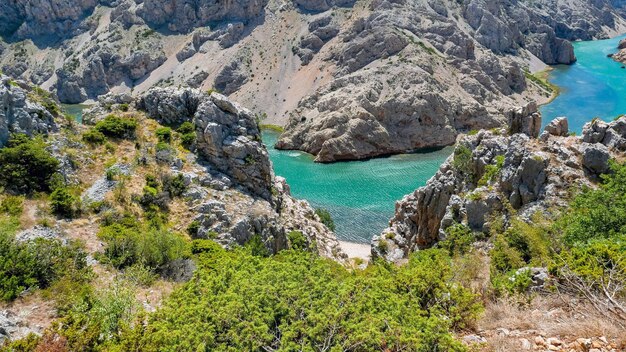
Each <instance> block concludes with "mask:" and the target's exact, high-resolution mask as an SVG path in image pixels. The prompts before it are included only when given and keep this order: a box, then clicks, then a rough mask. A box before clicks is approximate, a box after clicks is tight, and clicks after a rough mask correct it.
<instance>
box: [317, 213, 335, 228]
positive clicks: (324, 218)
mask: <svg viewBox="0 0 626 352" xmlns="http://www.w3.org/2000/svg"><path fill="white" fill-rule="evenodd" d="M315 214H317V216H319V218H320V221H321V222H322V224H324V225H326V227H328V229H329V230H331V231H335V222H334V221H333V218H332V216H331V215H330V212H329V211H328V210H326V209H323V208H317V209H315Z"/></svg>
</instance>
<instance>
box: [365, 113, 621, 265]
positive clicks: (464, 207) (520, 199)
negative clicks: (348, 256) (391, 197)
mask: <svg viewBox="0 0 626 352" xmlns="http://www.w3.org/2000/svg"><path fill="white" fill-rule="evenodd" d="M526 121H527V122H528V123H529V124H531V125H533V124H534V123H535V122H536V121H534V120H533V119H526ZM539 123H540V120H539ZM550 126H552V127H555V128H556V129H551V132H550V133H546V134H544V136H542V138H541V139H536V138H535V136H536V134H535V133H534V132H533V133H532V135H528V134H526V133H522V132H520V133H515V134H512V135H506V134H505V132H506V130H505V129H503V130H494V131H485V130H483V131H480V132H479V133H478V134H476V135H474V136H465V137H464V138H463V139H462V140H461V141H460V142H459V144H458V146H457V147H456V150H455V153H454V154H453V155H451V156H450V157H449V158H448V160H446V162H445V163H444V164H443V165H442V166H441V167H440V169H439V171H438V172H437V174H436V175H435V176H433V177H432V178H431V179H430V180H429V181H428V183H427V184H426V186H424V187H422V188H419V189H417V190H416V191H415V192H413V193H411V194H409V195H406V196H405V197H404V198H403V199H402V200H401V201H399V202H397V203H396V212H395V215H394V217H393V218H392V219H391V220H390V224H389V228H387V229H385V230H384V231H383V233H382V234H381V235H379V236H375V237H374V239H373V240H372V255H373V256H375V257H376V256H377V257H383V258H386V259H387V260H389V261H397V260H400V259H402V258H405V257H406V256H408V255H409V253H411V252H412V251H416V250H419V249H423V248H428V247H431V246H433V245H435V244H436V243H437V242H438V241H440V240H442V239H445V237H446V229H447V228H448V227H450V226H452V225H454V224H456V223H461V224H465V225H467V226H468V227H469V228H470V229H472V230H473V231H481V232H485V233H488V232H489V229H490V227H491V224H492V222H493V221H497V222H499V223H502V224H504V226H505V227H506V226H508V224H509V222H510V220H511V218H512V216H513V213H512V211H511V210H510V209H514V210H515V212H516V214H517V215H519V216H520V217H521V218H522V219H530V218H531V217H532V216H533V214H535V213H536V212H540V213H542V214H543V215H546V216H550V214H551V212H552V211H553V210H554V209H559V207H563V206H565V205H566V204H567V200H568V199H569V197H570V188H571V185H577V187H581V186H583V185H586V186H589V187H594V184H595V183H596V182H597V181H598V180H599V178H598V176H599V175H600V174H602V173H606V172H609V159H610V158H614V157H616V156H623V152H624V151H625V150H626V144H625V143H624V142H626V128H623V127H624V126H626V118H624V117H622V118H620V119H618V120H616V121H613V122H611V123H606V122H602V121H599V120H594V121H593V122H590V123H588V124H586V125H585V127H584V131H583V135H582V136H581V137H576V136H568V135H567V133H566V131H567V129H566V128H565V126H567V124H566V123H565V122H564V120H563V118H558V119H556V120H554V121H552V122H551V123H550ZM557 126H559V127H558V128H557ZM520 130H521V131H531V130H532V128H530V126H526V125H524V126H521V127H520ZM487 168H492V169H493V168H495V170H496V171H497V172H495V173H491V174H488V173H487ZM489 175H491V176H489ZM509 206H510V208H508V207H509ZM381 243H382V244H381Z"/></svg>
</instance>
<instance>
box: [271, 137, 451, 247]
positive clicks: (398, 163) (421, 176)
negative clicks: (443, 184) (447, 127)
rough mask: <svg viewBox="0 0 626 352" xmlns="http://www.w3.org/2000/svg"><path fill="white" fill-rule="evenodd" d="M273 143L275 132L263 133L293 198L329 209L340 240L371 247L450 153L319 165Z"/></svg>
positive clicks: (442, 150) (440, 152) (310, 157)
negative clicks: (402, 202) (400, 202)
mask: <svg viewBox="0 0 626 352" xmlns="http://www.w3.org/2000/svg"><path fill="white" fill-rule="evenodd" d="M277 138H278V134H277V133H276V132H272V131H264V132H263V141H264V142H265V144H266V145H267V146H268V150H269V153H270V158H271V160H272V163H273V164H274V171H275V172H276V175H279V176H283V177H285V178H286V179H287V183H289V185H290V186H291V193H292V194H293V195H294V196H295V197H296V198H301V199H306V200H308V201H309V202H310V203H311V204H312V205H313V206H315V207H322V208H326V209H328V211H330V213H331V215H332V217H333V219H334V221H335V225H336V226H337V229H336V233H337V236H338V237H339V238H340V239H342V240H347V241H353V242H362V243H369V241H370V240H371V238H372V236H373V235H376V234H379V233H380V232H381V231H382V230H383V229H384V228H385V227H387V224H388V222H389V219H390V218H391V216H393V213H394V208H395V202H396V201H397V200H399V199H401V198H402V197H403V196H404V195H405V194H407V193H410V192H412V191H414V190H415V189H416V188H419V187H421V186H423V185H424V184H426V181H428V179H429V178H431V177H432V176H433V175H434V174H435V173H436V172H437V170H438V169H439V166H440V165H441V164H442V163H443V162H444V160H445V159H446V158H447V157H448V155H450V153H452V148H451V147H448V148H444V149H441V150H438V151H431V152H428V153H415V154H403V155H394V156H391V157H387V158H379V159H370V160H367V161H350V162H341V163H333V164H319V163H314V162H313V157H312V156H311V155H309V154H307V153H304V152H300V151H280V150H276V149H274V148H273V147H272V146H273V145H274V143H275V142H276V139H277Z"/></svg>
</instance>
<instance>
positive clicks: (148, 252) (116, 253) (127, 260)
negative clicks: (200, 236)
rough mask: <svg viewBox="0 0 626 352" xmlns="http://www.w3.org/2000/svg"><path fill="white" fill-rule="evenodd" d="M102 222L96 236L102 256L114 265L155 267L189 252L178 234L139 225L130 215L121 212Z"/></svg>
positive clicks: (135, 218)
mask: <svg viewBox="0 0 626 352" xmlns="http://www.w3.org/2000/svg"><path fill="white" fill-rule="evenodd" d="M102 225H103V226H101V228H100V232H99V233H98V237H99V238H100V239H101V240H102V241H104V242H105V243H106V248H105V251H104V254H103V259H104V261H105V262H108V263H110V264H111V265H113V266H114V267H116V268H119V269H122V268H127V267H130V266H132V265H135V264H141V265H144V266H146V267H148V268H150V269H151V270H156V269H157V268H159V267H160V266H162V265H164V264H167V263H169V262H170V261H172V260H174V259H178V258H182V257H186V256H188V254H189V253H188V246H187V242H186V241H185V240H184V239H183V238H182V237H181V236H179V235H177V234H175V233H173V232H171V231H168V230H164V229H157V228H154V227H151V226H148V225H146V224H143V223H141V222H140V221H139V220H137V217H136V216H135V215H133V214H130V213H125V214H122V215H121V216H119V217H118V218H117V219H115V220H114V221H105V222H104V223H103V224H102Z"/></svg>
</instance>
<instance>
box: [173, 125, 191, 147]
mask: <svg viewBox="0 0 626 352" xmlns="http://www.w3.org/2000/svg"><path fill="white" fill-rule="evenodd" d="M176 132H178V133H180V142H181V144H182V145H183V147H185V148H187V149H189V148H191V147H192V146H193V144H194V143H195V142H196V126H194V124H193V123H191V122H189V121H187V122H183V123H182V124H181V125H180V127H178V129H177V130H176Z"/></svg>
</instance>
